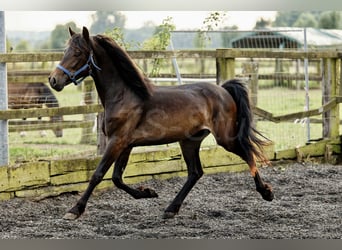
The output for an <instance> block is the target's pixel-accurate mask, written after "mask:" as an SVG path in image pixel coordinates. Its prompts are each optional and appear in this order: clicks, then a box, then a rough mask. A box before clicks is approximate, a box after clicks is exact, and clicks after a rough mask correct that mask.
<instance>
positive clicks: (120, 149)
mask: <svg viewBox="0 0 342 250" xmlns="http://www.w3.org/2000/svg"><path fill="white" fill-rule="evenodd" d="M69 32H70V35H71V39H70V40H69V43H68V46H67V48H66V50H65V53H64V57H63V59H62V60H61V62H60V64H59V65H58V66H57V68H56V69H55V70H54V71H53V72H51V75H50V77H49V81H50V84H51V87H52V88H54V89H55V90H57V91H61V90H63V88H64V87H65V86H66V85H68V84H70V83H71V82H74V83H75V84H77V83H78V82H79V79H82V78H84V77H87V76H89V75H91V76H92V77H93V79H94V81H95V85H96V88H97V92H98V94H99V97H100V99H101V102H102V105H103V107H104V109H105V111H104V122H103V131H104V133H105V134H106V136H107V147H106V150H105V153H104V155H103V157H102V160H101V162H100V163H99V165H98V167H97V169H96V171H95V173H94V174H93V176H92V177H91V179H90V182H89V185H88V188H87V189H86V191H85V192H84V193H83V195H82V197H81V198H80V199H79V200H78V202H77V203H76V205H75V206H74V207H73V208H71V210H69V212H68V213H67V214H66V215H65V216H64V218H66V219H76V218H78V217H79V216H80V215H81V214H82V213H83V212H84V210H85V207H86V204H87V201H88V199H89V197H90V195H91V193H92V191H93V190H94V188H95V187H96V185H98V184H99V183H100V182H101V181H102V179H103V176H104V175H105V174H106V172H107V171H108V169H109V168H110V167H111V165H112V164H113V163H114V162H115V166H114V171H113V177H112V179H113V182H114V184H115V185H116V186H117V187H118V188H121V189H123V190H125V191H126V192H127V193H129V194H130V195H132V196H133V197H134V198H136V199H139V198H152V197H157V193H156V192H155V191H153V190H151V189H149V188H138V189H133V188H131V187H129V186H127V185H126V184H125V183H124V182H123V179H122V175H123V172H124V170H125V167H126V164H127V161H128V158H129V155H130V152H131V150H132V148H133V147H135V146H146V145H156V144H165V143H170V142H175V141H179V143H180V146H181V150H182V154H183V157H184V160H185V162H186V165H187V168H188V179H187V181H186V183H185V184H184V186H183V188H182V189H181V190H180V192H179V193H178V194H177V196H176V197H175V199H174V200H173V201H172V202H171V204H170V205H169V206H168V207H167V208H166V210H165V212H164V218H171V217H174V216H175V215H176V214H177V213H178V211H179V209H180V207H181V205H182V203H183V200H184V199H185V197H186V196H187V194H188V193H189V192H190V190H191V189H192V187H193V186H194V185H195V183H196V182H197V180H198V179H199V178H200V177H201V176H202V175H203V170H202V166H201V162H200V158H199V150H200V144H201V142H202V140H203V139H204V138H205V137H206V136H207V135H208V134H209V133H212V134H213V135H214V137H215V138H216V141H217V143H218V144H219V145H221V146H222V147H223V148H225V149H226V150H227V151H230V152H233V153H235V154H237V155H239V156H240V157H241V158H242V159H244V160H245V161H246V162H247V163H248V165H249V167H250V172H251V174H252V176H253V178H254V181H255V184H256V190H257V191H258V192H259V193H260V194H261V195H262V197H263V198H264V199H265V200H268V201H271V200H272V199H273V193H272V189H271V187H270V186H269V185H268V184H266V183H264V182H263V181H262V179H261V177H260V174H259V172H258V169H257V167H256V158H258V159H260V160H262V161H265V160H266V157H265V156H264V154H263V151H262V147H263V146H264V144H265V140H261V139H259V138H258V137H257V136H258V134H259V133H258V132H257V131H256V130H255V128H254V127H253V121H252V112H251V109H250V104H249V97H248V91H247V89H246V87H245V86H244V84H243V83H241V82H240V81H238V80H231V81H227V82H225V83H224V84H223V85H222V86H217V85H214V84H209V83H208V84H205V83H198V84H189V85H181V86H176V87H158V86H153V85H152V84H151V83H150V81H149V80H148V79H147V78H146V77H145V76H144V75H143V74H142V73H141V72H140V71H139V70H138V69H137V67H136V66H135V64H134V63H133V61H132V60H131V59H130V57H129V56H128V54H127V53H126V52H125V51H124V50H123V49H121V48H120V47H119V46H118V45H117V44H116V42H115V41H113V40H112V39H110V38H108V37H106V36H103V35H97V36H89V32H88V30H87V29H86V28H85V27H84V28H83V31H82V34H76V33H74V32H73V31H72V30H71V29H69Z"/></svg>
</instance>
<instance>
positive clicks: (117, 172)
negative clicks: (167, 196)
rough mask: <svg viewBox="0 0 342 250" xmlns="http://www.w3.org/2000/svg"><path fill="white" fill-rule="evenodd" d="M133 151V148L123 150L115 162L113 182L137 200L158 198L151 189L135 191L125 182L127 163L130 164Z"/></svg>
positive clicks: (141, 188) (140, 188)
mask: <svg viewBox="0 0 342 250" xmlns="http://www.w3.org/2000/svg"><path fill="white" fill-rule="evenodd" d="M131 150H132V148H131V147H128V148H126V149H125V150H123V151H122V153H121V154H120V156H119V157H118V159H117V160H116V161H115V165H114V171H113V177H112V180H113V182H114V184H115V186H116V187H118V188H120V189H122V190H124V191H126V192H127V193H128V194H130V195H131V196H133V197H134V198H135V199H141V198H155V197H158V194H157V193H156V192H155V191H154V190H152V189H150V188H144V187H139V188H137V189H133V188H131V187H129V186H127V185H126V184H125V183H124V182H123V180H122V175H123V173H124V171H125V168H126V166H127V162H128V159H129V155H130V153H131Z"/></svg>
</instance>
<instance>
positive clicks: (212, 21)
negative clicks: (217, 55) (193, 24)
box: [194, 11, 226, 49]
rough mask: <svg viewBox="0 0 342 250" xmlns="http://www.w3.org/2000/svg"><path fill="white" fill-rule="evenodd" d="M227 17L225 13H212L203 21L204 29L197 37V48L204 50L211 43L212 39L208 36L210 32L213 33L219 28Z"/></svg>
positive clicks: (200, 30)
mask: <svg viewBox="0 0 342 250" xmlns="http://www.w3.org/2000/svg"><path fill="white" fill-rule="evenodd" d="M225 16H226V13H225V12H219V11H215V12H211V13H210V14H209V16H208V17H206V18H205V19H204V21H203V27H202V28H201V29H199V30H198V31H199V32H198V34H197V37H196V38H195V41H194V43H195V47H197V48H201V49H204V48H206V47H207V46H209V45H210V43H211V38H210V36H209V35H208V32H209V31H213V30H214V29H215V28H218V27H219V25H220V23H221V22H222V20H223V18H224V17H225Z"/></svg>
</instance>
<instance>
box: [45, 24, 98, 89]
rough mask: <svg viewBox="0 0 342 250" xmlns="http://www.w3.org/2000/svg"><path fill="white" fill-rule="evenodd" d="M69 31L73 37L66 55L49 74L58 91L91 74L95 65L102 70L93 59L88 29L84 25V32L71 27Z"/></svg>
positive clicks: (65, 52) (50, 80) (52, 84)
mask: <svg viewBox="0 0 342 250" xmlns="http://www.w3.org/2000/svg"><path fill="white" fill-rule="evenodd" d="M69 33H70V36H71V38H70V40H69V42H68V46H67V48H66V49H65V51H64V56H63V58H62V60H61V61H60V63H59V64H58V65H57V68H56V69H55V70H54V71H52V72H51V74H50V76H49V82H50V85H51V87H52V88H53V89H55V90H57V91H61V90H62V89H63V88H64V87H65V86H66V85H68V84H70V83H71V82H73V83H74V84H76V85H77V84H78V83H80V82H81V81H82V80H83V79H84V78H85V77H87V76H89V75H90V74H91V70H92V68H93V67H95V68H96V69H97V70H100V68H99V67H97V66H96V64H95V62H94V59H93V54H92V49H91V42H90V36H89V31H88V29H87V28H85V27H83V31H82V34H76V33H75V32H74V31H73V30H72V29H71V28H69Z"/></svg>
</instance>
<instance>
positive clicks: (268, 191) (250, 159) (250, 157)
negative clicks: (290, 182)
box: [217, 140, 274, 201]
mask: <svg viewBox="0 0 342 250" xmlns="http://www.w3.org/2000/svg"><path fill="white" fill-rule="evenodd" d="M217 143H218V144H219V145H220V146H222V147H224V148H225V149H226V150H227V151H230V152H232V153H234V154H237V155H238V156H240V157H241V158H242V159H243V160H244V161H246V163H247V164H248V166H249V172H250V173H251V175H252V177H253V179H254V182H255V186H256V190H257V191H258V192H259V193H260V194H261V196H262V198H263V199H264V200H267V201H272V200H273V198H274V194H273V192H272V187H271V186H270V185H269V184H267V183H265V182H264V181H263V180H262V178H261V176H260V174H259V170H258V168H257V166H256V161H255V158H254V154H253V153H252V152H249V153H246V152H244V151H243V150H238V149H236V147H234V146H232V144H230V145H229V146H228V145H227V144H226V143H224V142H222V141H220V140H218V141H217Z"/></svg>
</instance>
